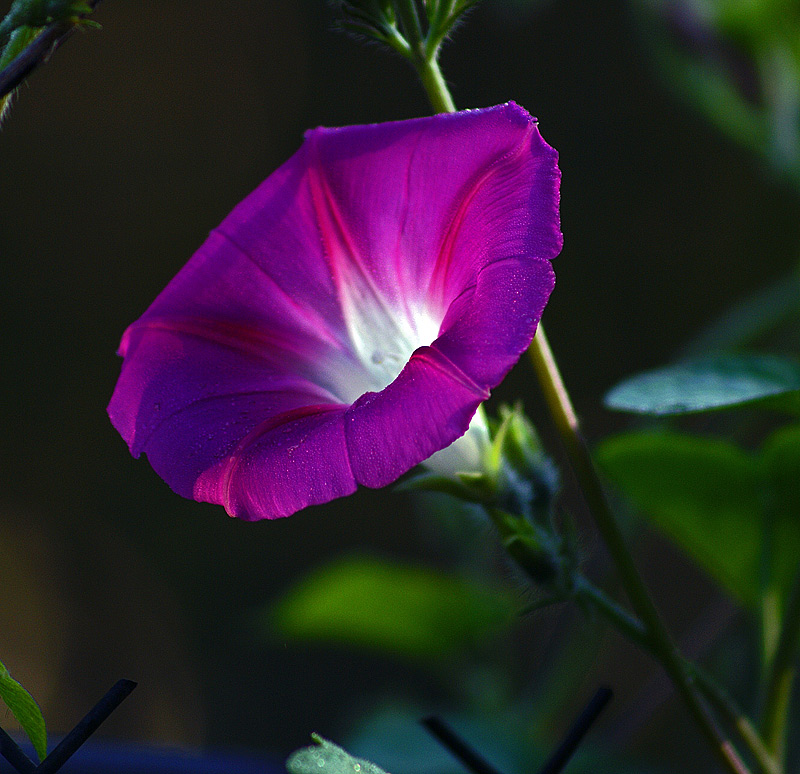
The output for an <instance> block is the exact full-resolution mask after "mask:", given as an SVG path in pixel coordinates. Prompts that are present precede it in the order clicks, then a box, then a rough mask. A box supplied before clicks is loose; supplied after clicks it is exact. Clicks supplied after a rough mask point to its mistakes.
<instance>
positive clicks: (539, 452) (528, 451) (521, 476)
mask: <svg viewBox="0 0 800 774" xmlns="http://www.w3.org/2000/svg"><path fill="white" fill-rule="evenodd" d="M484 470H485V471H486V474H487V475H488V476H489V477H491V478H492V480H493V481H494V483H495V489H496V492H497V501H498V505H500V506H501V507H503V508H505V509H507V510H510V511H512V512H514V513H521V514H525V515H527V516H529V517H531V518H534V519H536V520H537V521H539V522H542V523H544V522H547V521H549V518H550V515H551V511H552V506H553V503H554V501H555V497H556V495H557V493H558V488H559V481H558V471H557V470H556V468H555V465H554V464H553V462H552V460H551V459H550V458H549V457H548V456H547V455H546V454H545V453H544V450H543V449H542V445H541V442H540V441H539V436H538V435H537V433H536V430H535V429H534V427H533V425H532V424H531V423H530V421H529V420H528V418H527V417H526V416H525V414H524V413H523V411H522V406H521V405H520V404H516V405H515V406H514V407H513V408H511V407H509V406H501V407H500V425H499V426H498V428H497V430H496V432H495V433H494V435H493V437H492V443H491V445H490V447H489V449H488V450H487V452H486V454H485V457H484Z"/></svg>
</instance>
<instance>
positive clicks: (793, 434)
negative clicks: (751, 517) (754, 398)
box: [762, 425, 800, 591]
mask: <svg viewBox="0 0 800 774" xmlns="http://www.w3.org/2000/svg"><path fill="white" fill-rule="evenodd" d="M762 460H763V464H764V472H765V477H766V480H767V484H768V486H769V495H770V497H769V500H768V503H767V505H768V512H767V518H768V519H769V520H770V525H771V528H772V531H773V539H772V543H773V551H772V554H773V558H772V576H773V578H774V580H775V585H776V586H777V587H778V588H779V589H782V590H783V591H785V590H786V589H787V588H788V586H789V584H790V583H791V579H792V578H793V577H794V575H795V573H797V571H798V564H800V426H797V425H795V426H793V427H786V428H783V429H781V430H778V431H777V432H776V433H774V434H773V435H772V436H770V438H769V439H768V440H767V442H766V443H765V444H764V450H763V453H762Z"/></svg>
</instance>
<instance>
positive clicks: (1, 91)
mask: <svg viewBox="0 0 800 774" xmlns="http://www.w3.org/2000/svg"><path fill="white" fill-rule="evenodd" d="M99 2H100V0H89V5H91V6H92V9H94V8H95V7H96V6H97V4H98V3H99ZM76 26H77V25H76V24H75V22H73V21H58V22H54V23H53V24H48V25H47V27H45V28H44V29H43V30H42V32H41V34H40V35H38V36H37V37H36V39H35V40H34V41H33V42H32V43H31V44H30V45H29V46H28V47H27V48H26V49H25V50H24V51H23V52H22V53H21V54H20V55H19V56H18V57H17V58H16V59H14V60H13V61H12V62H11V63H10V64H9V65H8V66H7V67H6V68H5V69H4V70H2V71H0V99H2V98H3V97H4V96H5V95H6V94H9V93H10V92H12V91H14V89H16V88H17V86H19V85H20V83H22V81H24V80H25V78H27V77H28V75H30V74H31V72H33V70H35V69H36V68H37V67H38V66H39V65H40V64H42V63H43V62H46V61H47V59H48V58H49V57H50V55H51V54H52V52H53V51H55V50H56V49H57V48H58V47H59V46H60V45H61V44H62V43H63V42H64V41H65V40H67V39H68V38H69V37H70V36H71V35H72V34H73V33H74V32H75V27H76Z"/></svg>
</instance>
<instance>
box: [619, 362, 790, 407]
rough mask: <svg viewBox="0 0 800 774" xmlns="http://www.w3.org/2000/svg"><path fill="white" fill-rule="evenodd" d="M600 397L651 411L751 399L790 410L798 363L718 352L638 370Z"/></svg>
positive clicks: (733, 404) (752, 402)
mask: <svg viewBox="0 0 800 774" xmlns="http://www.w3.org/2000/svg"><path fill="white" fill-rule="evenodd" d="M604 402H605V404H606V406H608V408H611V409H616V410H617V411H629V412H632V413H636V414H650V415H655V416H669V415H675V414H690V413H697V412H701V411H713V410H716V409H725V408H735V407H738V406H744V405H756V404H758V405H761V406H763V407H765V408H773V409H778V410H783V411H788V412H789V413H793V414H794V413H797V411H798V409H800V364H798V363H797V362H795V361H793V360H790V359H788V358H780V357H775V356H772V355H741V354H737V355H733V354H720V355H715V356H712V357H707V358H703V359H701V360H692V361H686V362H683V363H677V364H675V365H672V366H667V367H666V368H660V369H657V370H655V371H648V372H646V373H642V374H638V375H637V376H634V377H632V378H630V379H628V380H626V381H624V382H622V383H621V384H618V385H617V386H616V387H614V388H613V389H612V390H611V391H610V392H608V393H607V394H606V397H605V401H604Z"/></svg>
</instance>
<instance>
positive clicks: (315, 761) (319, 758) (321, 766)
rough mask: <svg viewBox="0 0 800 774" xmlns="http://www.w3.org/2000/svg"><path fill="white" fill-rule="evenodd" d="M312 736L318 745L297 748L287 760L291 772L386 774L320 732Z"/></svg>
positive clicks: (299, 773) (312, 773)
mask: <svg viewBox="0 0 800 774" xmlns="http://www.w3.org/2000/svg"><path fill="white" fill-rule="evenodd" d="M311 738H312V739H313V740H314V741H315V742H316V743H317V744H316V745H314V746H312V747H303V748H302V749H300V750H297V751H296V752H294V753H292V755H291V756H290V757H289V760H287V761H286V769H287V771H288V772H289V774H320V772H321V771H324V772H325V774H386V772H385V771H384V770H383V769H381V768H380V767H379V766H376V765H375V764H374V763H370V762H369V761H365V760H362V759H361V758H354V757H353V756H352V755H350V754H349V753H347V752H345V751H344V750H343V749H342V748H341V747H339V746H338V745H335V744H333V742H329V741H328V740H327V739H323V738H322V737H321V736H319V735H318V734H311Z"/></svg>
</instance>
